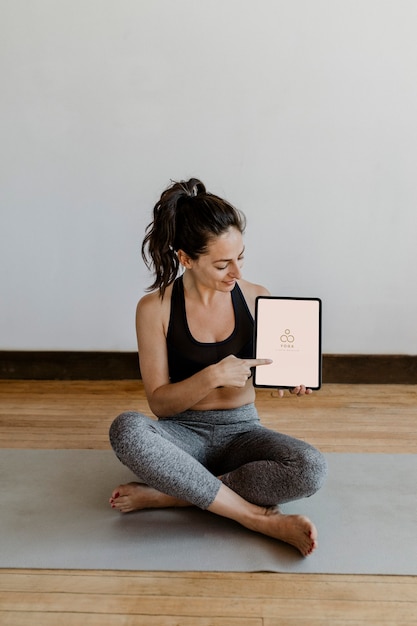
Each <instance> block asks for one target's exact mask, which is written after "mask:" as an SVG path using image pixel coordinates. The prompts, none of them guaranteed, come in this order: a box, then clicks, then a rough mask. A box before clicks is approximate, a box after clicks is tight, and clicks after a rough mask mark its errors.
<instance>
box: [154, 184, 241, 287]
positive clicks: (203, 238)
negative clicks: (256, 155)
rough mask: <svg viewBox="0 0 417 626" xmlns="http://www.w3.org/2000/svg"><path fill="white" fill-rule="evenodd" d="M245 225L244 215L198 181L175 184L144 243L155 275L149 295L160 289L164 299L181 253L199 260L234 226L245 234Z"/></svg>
mask: <svg viewBox="0 0 417 626" xmlns="http://www.w3.org/2000/svg"><path fill="white" fill-rule="evenodd" d="M245 224H246V220H245V216H244V215H243V213H241V212H240V211H238V210H237V209H235V208H234V207H233V206H232V205H231V204H229V203H228V202H226V200H222V199H221V198H219V197H218V196H215V195H213V194H211V193H208V192H207V191H206V188H205V186H204V185H203V183H202V182H201V181H200V180H198V179H197V178H191V179H190V180H189V181H187V182H186V181H181V182H178V183H176V182H174V183H173V184H172V185H171V187H168V189H166V190H165V191H164V192H163V193H162V195H161V197H160V199H159V200H158V202H157V203H156V204H155V206H154V209H153V220H152V222H151V223H150V224H149V225H148V226H147V228H146V235H145V238H144V240H143V243H142V258H143V260H144V262H145V264H146V266H147V267H148V269H151V270H153V272H154V274H155V280H154V282H153V283H152V285H151V286H150V287H149V289H148V291H152V290H154V289H159V292H160V295H161V297H162V296H163V295H164V292H165V289H166V288H167V287H168V285H170V284H171V283H172V282H173V281H174V280H175V278H176V276H177V274H178V268H179V261H178V257H177V251H178V250H183V251H184V252H186V254H188V256H189V257H190V258H191V259H194V260H195V259H197V258H198V257H199V256H200V254H204V253H205V252H206V251H207V246H208V244H209V242H210V240H212V239H213V238H215V237H217V236H219V235H221V234H222V233H224V232H225V231H226V230H227V229H228V228H230V227H231V226H233V227H235V228H237V229H238V230H239V231H240V232H241V233H243V231H244V230H245Z"/></svg>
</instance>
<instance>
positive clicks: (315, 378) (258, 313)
mask: <svg viewBox="0 0 417 626" xmlns="http://www.w3.org/2000/svg"><path fill="white" fill-rule="evenodd" d="M255 358H257V359H272V361H273V362H272V363H271V364H270V365H262V366H259V367H256V368H255V373H254V385H255V387H275V388H280V387H284V388H286V387H288V388H292V387H297V386H298V385H305V386H306V387H309V388H310V389H319V388H320V386H321V300H320V299H319V298H281V297H275V296H259V297H258V298H257V299H256V309H255Z"/></svg>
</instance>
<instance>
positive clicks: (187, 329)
mask: <svg viewBox="0 0 417 626" xmlns="http://www.w3.org/2000/svg"><path fill="white" fill-rule="evenodd" d="M244 227H245V218H244V216H243V214H242V213H240V212H239V211H237V210H236V209H235V208H234V207H233V206H232V205H230V204H229V203H228V202H226V201H225V200H223V199H221V198H219V197H217V196H215V195H213V194H210V193H208V192H206V189H205V187H204V185H203V183H201V182H200V181H199V180H197V179H194V178H192V179H191V180H189V181H188V182H181V183H174V184H173V185H172V186H171V187H170V188H168V189H167V190H166V191H164V193H163V194H162V196H161V198H160V200H159V201H158V202H157V204H156V205H155V207H154V213H153V221H152V222H151V224H149V226H148V228H147V231H146V236H145V239H144V241H143V245H142V256H143V258H144V261H145V263H146V264H147V265H148V267H152V268H153V270H154V274H155V281H154V283H153V284H152V286H151V287H150V288H149V291H150V292H151V293H149V294H147V295H145V296H144V297H143V298H142V299H141V300H140V302H139V304H138V307H137V316H136V329H137V338H138V349H139V361H140V371H141V375H142V380H143V384H144V388H145V392H146V397H147V400H148V402H149V406H150V408H151V410H152V411H153V413H154V414H155V415H156V416H157V418H158V420H157V421H156V420H152V419H150V418H147V417H146V416H144V415H142V414H140V413H134V412H126V413H122V415H120V416H119V417H117V418H116V420H115V421H114V422H113V424H112V426H111V428H110V441H111V444H112V446H113V449H114V451H115V453H116V454H117V456H118V458H119V459H120V460H121V462H122V463H124V464H125V465H126V466H127V467H129V468H130V469H131V470H132V471H133V472H134V473H135V474H136V475H137V476H138V477H139V478H140V481H141V482H134V483H129V484H127V485H119V487H117V488H116V489H115V490H114V491H113V493H112V496H111V498H110V504H111V506H112V507H113V508H115V509H117V510H119V511H120V512H122V513H127V512H130V511H134V510H139V509H144V508H159V507H160V508H162V507H176V506H190V505H195V506H198V507H200V508H202V509H207V510H208V511H211V512H212V513H216V514H218V515H221V516H224V517H228V518H230V519H233V520H235V521H237V522H239V523H240V524H242V525H243V526H245V527H246V528H249V529H251V530H253V531H256V532H259V533H263V534H265V535H268V536H270V537H274V538H276V539H280V540H282V541H285V542H287V543H289V544H291V545H293V546H295V547H296V548H298V550H299V551H300V552H301V554H303V555H304V556H306V555H308V554H311V553H312V552H313V550H314V549H315V548H316V546H317V530H316V528H315V526H314V524H313V523H312V522H311V521H310V520H309V519H308V518H306V517H304V516H300V515H283V514H281V513H280V511H279V509H278V507H277V505H279V504H280V503H283V502H288V501H291V500H295V499H298V498H303V497H307V496H310V495H312V494H313V493H315V492H316V491H317V489H319V488H320V487H321V485H322V483H323V480H324V477H325V474H326V462H325V459H324V457H323V456H322V455H321V453H320V452H318V451H317V450H316V449H315V448H313V447H312V446H310V445H308V444H306V443H305V442H302V441H299V440H297V439H293V438H291V437H288V436H286V435H283V434H280V433H277V432H274V431H272V430H268V429H266V428H264V427H263V426H261V424H260V422H259V418H258V415H257V412H256V409H255V406H254V400H255V390H254V387H253V384H252V379H251V373H252V372H251V368H253V367H261V366H262V367H267V366H268V363H270V362H271V361H270V360H268V359H253V358H252V356H253V340H252V338H253V314H254V308H255V299H256V297H257V296H261V295H268V291H267V290H266V289H265V288H263V287H261V286H259V285H255V284H251V283H249V282H247V281H245V280H243V279H242V277H241V276H242V275H241V270H242V265H243V254H244V245H243V232H244ZM180 269H182V270H183V272H179V270H180ZM178 274H180V275H179V276H178ZM292 393H294V394H296V395H303V394H305V393H310V390H308V389H307V390H306V388H305V387H304V386H299V387H296V388H295V389H293V390H292ZM280 395H282V393H280Z"/></svg>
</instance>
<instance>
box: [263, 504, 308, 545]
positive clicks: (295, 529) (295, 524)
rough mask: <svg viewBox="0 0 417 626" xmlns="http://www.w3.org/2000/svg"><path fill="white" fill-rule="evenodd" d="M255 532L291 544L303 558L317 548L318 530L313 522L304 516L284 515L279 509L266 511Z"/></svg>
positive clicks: (274, 508)
mask: <svg viewBox="0 0 417 626" xmlns="http://www.w3.org/2000/svg"><path fill="white" fill-rule="evenodd" d="M255 530H258V532H261V533H263V534H264V535H268V536H269V537H274V538H275V539H280V540H281V541H285V543H289V544H290V545H292V546H294V547H295V548H297V549H298V550H299V551H300V552H301V554H302V555H303V556H308V555H309V554H312V553H313V552H314V550H315V549H316V548H317V529H316V527H315V526H314V524H313V522H311V521H310V520H309V519H308V517H304V516H303V515H284V514H283V513H280V511H279V510H278V508H277V507H273V508H270V509H266V510H265V514H264V516H263V519H261V520H260V522H259V528H257V529H255Z"/></svg>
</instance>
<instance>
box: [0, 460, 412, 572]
mask: <svg viewBox="0 0 417 626" xmlns="http://www.w3.org/2000/svg"><path fill="white" fill-rule="evenodd" d="M326 456H327V459H328V462H329V478H328V480H327V483H326V485H325V486H324V487H323V488H322V490H321V491H320V492H319V493H317V494H316V495H314V496H313V497H311V498H308V499H306V500H302V501H298V502H294V503H290V504H287V505H285V507H283V511H284V512H287V513H290V512H291V513H292V512H294V513H303V514H306V515H308V516H309V517H310V518H311V519H312V520H313V521H314V522H315V524H316V525H317V527H318V531H319V547H318V549H317V550H316V552H315V553H314V554H313V555H311V556H310V557H307V558H303V557H301V556H300V555H299V553H298V551H297V550H296V549H294V548H292V547H291V546H288V545H286V544H283V543H281V542H279V541H276V540H273V539H270V538H268V537H264V536H262V535H259V534H256V533H253V532H250V531H248V530H246V529H245V528H242V527H241V526H239V525H238V524H237V523H235V522H232V521H230V520H226V519H223V518H220V517H218V516H215V515H212V514H210V513H208V512H204V511H200V510H198V509H194V508H187V509H164V510H147V511H140V512H135V513H130V514H128V515H121V514H119V513H117V512H116V511H114V510H112V509H111V508H110V507H109V505H108V498H109V495H110V493H111V491H112V489H113V488H114V487H115V486H117V485H118V484H119V483H120V482H126V481H129V480H132V479H134V476H133V475H132V474H131V472H130V471H129V470H127V469H126V468H124V467H123V466H122V465H121V464H120V463H119V462H118V461H117V459H116V458H115V457H114V455H113V453H112V452H110V451H98V450H9V449H7V450H4V449H3V450H0V476H1V480H0V491H1V496H0V567H3V568H5V567H8V568H26V567H27V568H53V569H114V570H120V569H126V570H167V571H179V570H189V571H233V572H238V571H248V572H254V571H272V572H303V573H334V574H338V573H343V574H347V573H348V574H412V575H416V574H417V455H411V454H398V455H394V454H393V455H389V454H328V455H326Z"/></svg>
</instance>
